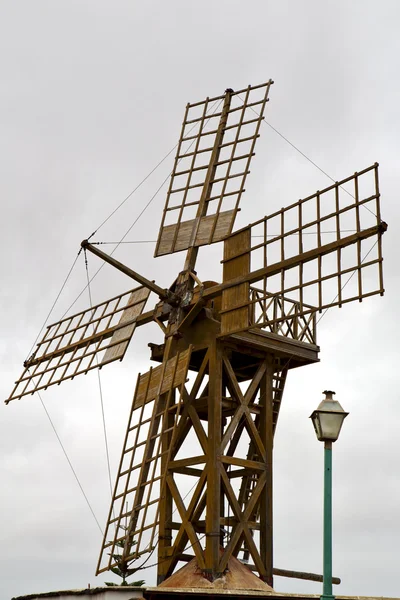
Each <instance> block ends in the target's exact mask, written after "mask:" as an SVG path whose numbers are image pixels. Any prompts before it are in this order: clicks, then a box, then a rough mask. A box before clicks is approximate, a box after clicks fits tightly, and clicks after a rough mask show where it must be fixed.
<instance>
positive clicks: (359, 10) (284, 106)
mask: <svg viewBox="0 0 400 600" xmlns="http://www.w3.org/2000/svg"><path fill="white" fill-rule="evenodd" d="M399 26H400V6H399V3H398V2H396V1H395V0H393V1H391V2H390V1H385V0H381V2H380V3H376V2H371V1H369V0H368V1H361V0H355V1H353V2H352V3H349V2H345V1H344V0H335V1H334V2H333V1H330V0H326V1H325V2H323V3H322V2H318V1H311V0H308V1H305V2H301V3H300V2H295V1H284V0H281V1H280V2H268V1H267V2H265V1H264V2H263V1H249V2H247V3H244V2H237V1H232V0H231V1H229V2H228V1H220V2H211V1H209V0H204V1H203V2H201V3H199V2H198V3H194V2H187V1H186V2H184V1H175V0H174V1H172V0H170V1H169V2H161V1H157V2H152V1H149V2H147V3H141V2H135V1H125V2H124V1H122V0H114V2H107V1H105V0H92V1H87V0H79V1H77V0H69V1H66V0H56V1H54V0H53V1H50V0H48V1H44V0H36V2H31V1H28V0H14V1H13V0H3V1H2V2H1V3H0V65H1V67H0V68H1V78H0V131H1V136H0V165H1V177H0V197H1V206H2V219H1V221H0V236H1V237H0V239H1V242H2V261H1V280H2V285H1V288H0V297H1V306H2V310H1V315H0V319H1V325H0V327H1V331H2V335H1V338H0V353H1V365H2V376H1V381H0V386H1V391H2V397H3V398H6V397H7V396H8V395H9V393H10V390H11V388H12V384H13V381H14V380H15V378H16V377H17V376H18V375H19V374H20V371H21V369H22V362H23V360H24V359H25V358H26V356H27V354H28V351H29V349H30V347H31V345H32V343H33V341H34V340H35V338H36V335H37V333H38V331H39V329H40V327H41V326H42V324H43V321H44V318H45V316H46V314H47V312H48V311H49V309H50V306H51V305H52V303H53V300H54V298H55V296H56V294H57V293H58V291H59V289H60V286H61V284H62V282H63V280H64V278H65V276H66V274H67V272H68V270H69V268H70V266H71V264H72V262H73V260H74V258H75V256H76V254H77V252H78V249H79V244H80V241H81V240H82V239H83V238H85V237H87V236H89V235H90V234H91V233H92V232H93V231H94V230H95V229H96V227H97V226H98V225H99V224H100V223H101V222H102V221H103V220H104V219H105V218H106V217H107V216H108V215H109V214H110V212H111V211H112V210H113V209H114V208H115V207H116V206H117V205H118V204H119V203H120V202H121V201H122V200H123V198H124V197H125V196H126V195H127V194H128V193H129V192H130V191H131V190H132V189H133V188H134V187H135V186H136V185H137V184H138V183H139V182H140V180H141V179H142V178H143V177H144V176H145V175H147V173H148V172H149V171H150V170H151V169H152V168H153V167H154V165H155V164H156V163H157V162H158V161H159V160H161V159H162V158H163V157H164V156H165V155H166V154H167V152H169V151H170V150H171V149H172V148H173V146H174V145H175V144H176V142H177V139H178V135H179V131H180V124H181V121H182V116H183V111H184V107H185V105H186V103H187V102H188V101H191V102H194V101H197V100H202V99H204V98H205V97H206V96H208V95H210V96H214V95H218V94H220V93H222V92H223V91H224V90H225V88H227V87H232V88H234V89H235V88H236V89H238V88H241V87H244V86H246V85H247V84H249V83H252V84H257V83H259V82H263V81H266V80H267V79H269V78H272V79H273V80H274V81H275V84H274V85H273V86H272V88H271V92H270V102H269V104H268V106H267V112H266V118H267V120H268V121H269V122H271V124H272V125H273V126H274V127H275V128H277V129H278V130H279V131H280V132H281V133H282V134H284V135H285V136H286V137H287V138H289V139H290V140H291V141H292V142H293V143H294V144H295V145H297V146H298V147H299V148H300V149H301V150H302V151H303V152H304V153H305V154H306V155H308V156H309V157H310V158H312V159H313V160H314V161H315V162H316V163H317V164H319V165H320V166H321V167H322V168H323V169H324V170H325V171H327V172H328V173H329V174H331V176H332V177H333V178H335V179H340V178H342V177H346V176H347V175H350V174H351V173H353V172H354V171H356V170H361V169H362V168H364V167H366V166H368V165H370V164H372V163H374V162H375V161H378V162H379V163H380V165H381V167H380V181H381V193H382V216H383V218H384V219H385V220H386V221H387V222H388V224H389V230H388V232H387V233H386V235H385V237H384V253H385V265H384V273H385V287H386V290H387V292H386V295H385V297H384V298H379V297H377V298H372V299H369V300H366V301H365V302H363V303H362V304H361V305H359V304H357V305H351V306H347V307H344V308H342V309H341V310H339V309H332V310H331V311H329V312H328V313H327V314H326V315H325V316H324V318H323V319H322V321H321V323H320V326H319V343H320V345H321V363H320V364H318V365H314V366H311V367H307V368H304V369H301V370H298V371H297V372H295V371H293V372H291V373H290V377H289V381H288V384H287V387H286V391H285V396H284V403H283V407H282V411H281V415H280V423H279V427H278V431H277V435H276V442H275V507H274V511H275V541H274V543H275V565H276V566H277V567H280V568H284V569H296V570H306V571H316V572H320V571H321V568H322V566H321V565H322V552H321V543H322V541H321V540H322V460H323V448H322V445H321V444H318V443H317V441H316V438H315V436H314V433H313V431H312V426H311V423H310V422H309V420H308V416H309V414H310V413H311V412H312V410H313V409H314V408H315V407H316V405H317V404H318V403H319V401H320V399H321V397H322V396H321V391H322V390H323V389H326V388H327V387H328V388H330V389H334V390H336V392H337V397H338V399H340V401H341V403H342V405H343V407H344V408H345V409H346V410H348V411H349V412H350V416H349V417H348V419H347V421H346V423H345V425H344V427H343V432H342V435H341V438H340V441H339V442H338V444H337V445H336V446H335V447H334V484H335V489H334V511H335V512H334V574H335V575H338V576H340V577H341V578H342V581H343V583H342V585H341V586H340V587H339V588H337V590H336V591H337V593H340V594H358V595H363V594H364V595H373V594H377V595H392V596H396V595H397V596H398V595H399V591H398V589H399V586H398V574H397V572H398V535H399V530H400V515H399V510H398V506H399V500H400V481H399V477H398V475H397V473H398V471H399V465H398V443H397V438H398V424H399V417H400V408H399V404H398V386H399V375H398V352H397V339H398V337H399V333H400V332H399V325H398V319H397V318H396V306H397V302H396V300H397V298H396V296H397V293H398V290H399V273H398V263H397V261H398V253H399V240H398V235H397V231H396V226H397V223H398V222H399V221H398V218H399V208H398V201H397V195H398V187H399V139H400V124H399V116H398V110H399V106H400V93H399V92H400V83H399V78H398V71H399V56H400V38H399V36H398V31H399ZM261 135H262V138H261V139H260V141H259V143H258V146H257V150H256V151H257V155H256V157H255V159H254V161H253V163H252V169H251V171H252V172H251V175H250V177H249V179H248V182H247V184H246V189H247V191H246V194H245V195H244V197H243V199H242V203H241V206H242V212H241V214H240V218H239V219H238V225H244V224H246V223H248V222H250V221H254V220H255V219H257V218H258V217H261V216H263V215H264V214H268V213H270V212H273V211H274V210H276V209H277V208H280V207H281V206H284V205H285V204H288V203H290V202H293V201H295V200H297V199H298V198H300V197H303V196H306V195H308V194H311V193H313V192H314V191H315V190H317V189H319V188H322V187H325V186H326V185H329V180H327V178H326V177H324V176H323V175H322V174H321V173H320V172H319V171H318V170H317V169H315V167H313V166H312V165H311V164H310V163H308V162H307V161H306V160H305V159H304V158H302V157H301V156H300V155H299V154H298V153H296V152H295V150H293V148H291V147H290V146H289V145H288V144H286V143H285V142H284V141H283V140H282V139H281V138H280V137H279V136H277V135H276V134H275V133H274V132H273V131H272V130H271V129H270V128H268V127H267V126H264V127H263V128H262V129H261ZM172 159H173V155H171V156H170V157H169V159H168V160H167V161H165V163H163V165H162V166H161V167H160V169H158V170H157V171H156V173H155V174H154V175H153V176H152V177H151V179H150V180H149V181H148V182H147V183H146V184H145V185H144V186H143V187H142V188H140V190H139V191H138V192H137V193H136V194H134V195H133V196H132V198H131V199H130V200H129V201H128V202H127V203H126V204H125V205H124V207H123V208H122V209H121V210H120V211H118V213H117V214H116V215H115V216H114V217H113V218H112V219H111V220H110V221H109V222H108V223H107V224H106V225H105V226H104V227H103V228H102V229H101V230H100V231H99V233H98V235H96V238H97V239H98V240H101V241H116V240H118V239H120V238H121V237H122V235H124V233H125V232H126V230H127V229H128V227H129V226H130V225H131V224H132V222H133V221H134V219H135V218H136V217H137V215H138V214H139V213H140V211H141V210H142V208H143V207H144V205H145V204H146V203H147V202H148V200H149V199H150V198H151V196H152V194H153V193H154V192H155V190H156V189H157V188H158V186H159V185H160V183H161V182H162V181H163V179H164V178H165V177H166V176H167V174H168V172H169V171H170V169H171V167H172ZM164 199H165V189H164V190H163V192H161V193H160V194H158V196H157V197H156V199H155V200H154V202H153V203H152V204H151V208H149V209H148V210H147V211H146V213H145V214H144V216H143V217H142V218H141V219H140V220H139V222H138V223H137V225H135V227H134V228H133V229H132V231H131V233H130V234H129V236H128V238H127V239H129V240H154V239H155V238H156V234H157V231H158V227H159V222H160V217H161V209H162V206H163V203H164ZM106 248H107V247H106ZM108 248H110V249H111V246H110V247H108ZM153 250H154V245H153V244H151V243H150V244H140V245H124V246H123V247H121V248H120V249H119V250H118V252H117V254H116V256H117V258H118V259H119V260H123V261H125V262H127V263H128V264H129V265H131V266H132V268H137V269H138V270H140V271H141V272H142V273H143V274H144V275H146V276H148V277H149V278H151V279H152V278H155V279H156V280H157V282H158V283H159V284H160V285H169V284H170V283H171V282H172V281H173V279H174V277H175V275H176V273H177V271H178V269H180V268H181V265H182V256H181V255H180V254H178V255H175V256H171V257H164V258H159V259H153V258H152V255H153ZM220 253H221V248H220V247H219V246H215V247H213V248H212V249H210V250H209V251H207V250H206V251H204V252H203V253H202V259H201V260H200V262H199V269H198V271H199V276H200V278H202V279H210V278H212V277H214V278H216V279H218V277H219V268H220V267H219V258H220ZM211 259H212V260H211ZM99 264H100V263H99V262H98V261H97V260H96V259H95V258H90V259H89V269H90V272H91V273H94V271H95V269H96V268H97V267H98V266H99ZM85 277H86V276H85V270H84V263H83V258H82V257H80V259H79V261H78V263H77V266H76V268H75V270H74V273H73V276H72V277H71V280H70V282H69V284H68V286H67V289H66V290H65V293H64V294H63V296H62V297H61V299H60V303H59V304H58V305H57V307H56V310H55V312H54V314H53V316H52V319H51V320H52V321H54V320H57V318H59V317H60V315H62V314H63V311H64V310H65V309H66V308H67V307H68V306H69V304H70V303H71V302H72V301H73V299H74V298H75V297H76V296H77V294H78V293H79V292H80V291H81V289H82V288H83V286H84V285H85ZM130 286H131V282H130V281H129V280H127V279H126V278H124V277H123V276H122V275H120V274H115V273H113V272H112V270H111V269H110V268H108V267H105V268H104V269H103V271H102V273H101V275H99V277H98V278H96V280H95V282H94V283H93V286H92V293H93V298H94V301H95V302H97V301H101V300H103V299H106V298H108V297H110V296H111V295H112V294H113V293H114V292H115V293H119V292H122V291H125V290H126V289H129V287H130ZM88 304H89V299H88V297H87V294H84V295H83V297H82V299H81V302H80V303H78V304H77V308H79V307H82V308H83V307H85V306H88ZM160 339H161V337H160V333H159V332H158V331H157V328H156V327H154V328H151V327H149V328H141V329H140V330H138V332H137V335H136V336H135V340H134V342H133V343H132V344H131V346H130V349H129V352H128V355H127V358H126V360H125V361H124V363H122V364H116V365H112V366H110V367H108V368H107V369H104V370H103V371H102V383H103V393H104V402H105V412H106V420H107V428H108V434H109V445H110V454H111V467H112V473H113V475H114V474H115V471H116V467H117V461H118V459H119V453H120V449H121V445H122V434H123V431H124V428H125V425H126V418H127V411H128V408H129V405H130V402H131V398H132V394H133V389H134V384H135V381H136V376H137V373H138V372H139V371H145V370H147V368H148V365H149V356H148V349H147V342H148V341H159V340H160ZM42 397H43V400H44V402H45V403H46V406H47V408H48V410H49V413H50V414H51V417H52V419H53V420H54V423H55V426H56V428H57V431H58V433H59V435H60V437H61V438H62V440H63V443H64V444H65V448H66V449H67V452H68V454H69V456H70V459H71V461H72V463H73V464H74V467H75V468H76V471H77V473H78V476H79V478H80V480H81V482H82V485H83V486H84V488H85V491H86V493H87V495H88V497H89V499H90V502H91V504H92V506H93V509H94V511H95V513H96V515H97V517H98V519H99V521H100V524H101V526H103V525H104V521H105V517H106V514H107V511H108V505H109V487H108V479H107V466H106V460H105V451H104V441H103V434H102V421H101V410H100V401H99V392H98V387H97V375H96V374H95V373H92V374H89V375H88V376H86V377H81V378H80V379H77V380H76V381H73V382H68V383H66V384H65V385H63V386H61V387H60V388H58V387H55V388H50V389H49V390H48V391H47V392H45V393H44V394H43V395H42ZM0 430H1V432H0V470H1V480H2V482H3V486H2V493H1V495H0V508H1V512H0V515H1V516H0V519H1V525H0V540H1V544H0V545H1V548H2V552H1V553H0V573H1V577H0V581H1V583H0V588H1V587H2V588H3V589H2V590H0V591H1V593H0V597H1V598H9V597H11V596H13V595H19V594H22V593H32V592H35V591H42V592H45V591H49V590H52V589H57V588H58V589H60V588H68V587H74V588H77V587H84V586H86V585H87V583H88V582H90V583H91V584H92V586H93V585H95V584H96V583H97V584H101V583H102V582H103V581H104V580H105V579H106V580H107V579H108V578H109V577H107V576H106V577H100V578H97V579H96V578H95V577H94V569H95V563H96V560H97V555H98V551H99V547H100V534H99V531H98V529H97V525H96V523H95V521H94V519H93V517H92V515H91V514H90V512H89V510H88V508H87V506H86V504H85V501H84V498H83V497H82V494H81V492H80V490H79V488H78V486H77V484H76V482H75V480H74V479H73V476H72V473H71V471H70V469H69V466H68V464H67V462H66V460H65V457H64V456H63V454H62V451H61V448H60V446H59V444H58V442H57V440H56V438H55V435H54V432H53V431H52V429H51V427H50V425H49V423H48V421H47V417H46V415H45V413H44V410H43V408H42V406H41V404H40V401H39V399H38V398H36V397H28V398H26V399H24V400H22V401H21V402H15V403H12V404H10V405H9V406H8V407H3V408H1V418H0ZM143 578H144V579H146V581H147V582H148V583H149V584H151V583H154V571H151V572H146V571H144V572H143ZM275 588H276V590H277V591H310V592H314V593H318V592H319V591H320V585H319V584H312V583H307V582H296V581H294V580H284V579H281V578H279V579H278V578H276V581H275Z"/></svg>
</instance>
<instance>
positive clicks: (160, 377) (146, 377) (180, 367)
mask: <svg viewBox="0 0 400 600" xmlns="http://www.w3.org/2000/svg"><path fill="white" fill-rule="evenodd" d="M189 360H190V352H189V350H186V351H184V352H181V353H180V354H177V355H175V356H174V357H173V358H170V359H169V360H168V361H167V362H166V363H165V364H162V365H160V366H158V367H155V369H151V370H150V371H147V373H144V374H143V375H141V376H140V379H139V385H138V387H137V389H136V392H135V398H134V408H135V409H136V408H139V407H140V406H142V404H147V403H148V402H151V401H152V400H154V398H155V397H156V396H157V394H164V393H165V392H167V391H168V390H169V389H170V388H171V385H173V386H174V387H178V386H180V385H182V383H184V382H185V381H186V375H187V371H188V367H189Z"/></svg>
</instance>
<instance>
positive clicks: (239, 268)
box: [221, 229, 251, 335]
mask: <svg viewBox="0 0 400 600" xmlns="http://www.w3.org/2000/svg"><path fill="white" fill-rule="evenodd" d="M250 246H251V238H250V229H245V230H243V231H241V232H240V233H238V234H236V235H232V236H230V237H229V238H228V239H227V240H226V241H225V242H224V265H223V282H224V283H226V282H229V281H230V280H232V279H237V278H238V277H243V276H246V275H248V274H249V273H250ZM238 255H239V256H238ZM249 288H250V284H249V283H248V282H247V281H245V282H244V283H241V284H240V285H236V286H234V287H231V288H228V289H226V290H224V291H223V292H222V310H221V335H226V334H228V333H230V332H232V331H238V330H242V329H245V328H247V327H249V325H250V323H249V306H248V303H249ZM238 305H239V306H242V308H237V309H235V307H236V306H238ZM227 310H229V312H226V311H227Z"/></svg>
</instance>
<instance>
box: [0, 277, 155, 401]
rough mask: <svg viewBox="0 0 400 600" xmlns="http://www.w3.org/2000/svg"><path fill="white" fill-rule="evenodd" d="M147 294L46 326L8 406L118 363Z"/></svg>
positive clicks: (117, 299) (124, 296)
mask: <svg viewBox="0 0 400 600" xmlns="http://www.w3.org/2000/svg"><path fill="white" fill-rule="evenodd" d="M149 294H150V290H148V289H147V288H145V287H142V286H141V287H138V288H135V289H134V290H130V291H128V292H125V293H123V294H120V295H119V296H115V297H114V298H111V299H110V300H107V301H106V302H102V303H101V304H97V305H96V306H93V308H89V309H87V310H84V311H82V312H80V313H77V314H75V315H72V316H70V317H66V318H65V319H62V320H61V321H58V322H57V323H54V324H53V325H49V326H48V327H47V328H46V331H45V334H44V336H43V338H42V339H41V341H40V342H39V343H38V345H37V348H36V351H35V353H34V354H33V356H31V357H30V358H29V359H28V360H27V361H26V362H25V363H24V366H25V369H24V371H23V373H22V375H21V377H20V378H19V379H18V380H17V381H16V383H15V387H14V389H13V391H12V392H11V394H10V396H9V398H8V399H7V400H6V404H8V402H10V400H15V399H19V398H22V396H26V395H28V394H33V393H34V392H36V391H38V390H43V389H46V388H47V387H48V386H50V385H55V384H60V383H61V382H62V381H65V380H66V379H73V378H74V377H75V376H76V375H79V374H81V373H87V372H88V371H90V370H91V369H96V368H101V367H103V366H104V365H106V364H108V363H110V362H113V361H115V360H122V359H123V357H124V355H125V352H126V349H127V347H128V344H129V342H130V340H131V338H132V336H133V333H134V331H135V327H136V319H137V317H138V316H139V315H140V314H141V313H142V312H143V309H144V307H145V304H146V301H147V299H148V297H149Z"/></svg>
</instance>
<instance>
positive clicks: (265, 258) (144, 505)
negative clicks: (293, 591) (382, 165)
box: [6, 81, 386, 585]
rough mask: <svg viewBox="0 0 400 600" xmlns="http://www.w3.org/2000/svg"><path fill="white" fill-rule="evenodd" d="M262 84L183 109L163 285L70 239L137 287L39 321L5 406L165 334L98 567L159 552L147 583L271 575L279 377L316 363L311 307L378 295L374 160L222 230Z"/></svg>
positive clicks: (143, 392) (133, 417)
mask: <svg viewBox="0 0 400 600" xmlns="http://www.w3.org/2000/svg"><path fill="white" fill-rule="evenodd" d="M272 83H273V82H272V81H269V82H267V83H265V84H262V85H258V86H248V87H247V88H245V89H243V90H240V91H238V92H234V91H233V90H231V89H228V90H226V91H225V93H224V94H223V95H222V96H218V97H216V98H207V99H206V100H205V101H203V102H196V103H194V104H188V105H187V107H186V112H185V116H184V119H183V125H182V131H181V135H180V139H179V143H178V149H177V153H176V158H175V163H174V167H173V172H172V176H171V181H170V185H169V190H168V194H167V200H166V204H165V208H164V212H163V216H162V222H161V227H160V232H159V237H158V241H157V245H156V251H155V255H156V256H160V255H165V254H170V253H173V252H178V251H184V250H186V259H185V262H184V266H183V270H182V271H181V272H180V273H179V274H178V276H177V277H176V279H175V280H174V282H173V284H172V285H171V286H170V288H169V289H163V288H161V287H159V286H158V285H157V284H155V283H154V282H153V281H150V280H149V279H147V278H145V277H143V276H142V275H140V274H139V273H137V272H136V271H133V270H132V269H130V268H129V267H127V266H126V265H123V264H121V263H120V262H118V261H116V260H115V259H114V258H112V257H111V256H109V255H107V254H105V253H104V252H102V251H100V250H99V248H98V246H97V245H96V243H95V242H92V243H89V242H88V241H87V240H85V241H84V242H82V247H83V248H84V249H85V252H86V251H88V252H91V253H93V254H95V255H97V256H98V257H100V258H102V259H103V260H104V261H106V262H107V263H109V264H111V265H112V266H114V267H115V268H117V269H119V270H120V271H122V272H123V273H125V274H126V275H128V276H129V277H131V278H133V279H134V280H135V281H136V282H137V283H139V284H140V285H139V287H137V288H135V289H133V290H130V291H129V292H126V293H124V294H121V295H120V296H117V297H115V298H112V299H110V300H108V301H106V302H103V303H102V304H99V305H97V306H95V307H92V308H90V309H88V310H86V311H82V312H81V313H79V314H76V315H72V316H70V317H67V318H65V319H63V320H61V321H59V322H58V323H55V324H53V325H49V326H48V328H47V330H46V333H45V335H44V337H43V339H42V340H41V341H40V342H39V343H38V345H37V349H36V351H35V353H34V354H33V355H32V357H30V358H29V360H28V361H26V363H25V365H24V366H25V370H24V372H23V374H22V376H21V377H20V379H19V380H18V381H17V382H16V385H15V388H14V390H13V391H12V393H11V395H10V397H9V398H8V400H7V401H6V402H7V403H8V402H9V401H10V400H13V399H15V398H21V397H22V396H25V395H27V394H32V393H34V392H36V391H38V390H41V389H46V388H47V387H48V386H50V385H54V384H56V383H57V384H58V383H60V382H62V381H64V380H66V379H69V378H73V377H75V376H76V375H78V374H80V373H87V372H88V371H89V370H90V369H94V368H101V367H103V366H104V365H106V364H107V363H109V362H112V361H115V360H118V359H119V360H122V359H123V357H124V355H125V352H126V349H127V346H128V344H129V342H130V340H131V338H132V336H133V333H134V331H135V328H136V327H138V326H143V325H145V324H147V323H149V322H151V321H155V322H156V323H158V325H159V326H160V327H161V329H162V330H163V332H164V335H165V342H164V344H162V345H155V344H151V343H150V344H149V346H150V349H151V359H152V360H153V361H155V362H156V363H159V364H158V366H155V367H152V368H150V370H149V371H147V372H146V373H144V374H140V375H139V377H138V380H137V384H136V389H135V394H134V399H133V404H132V409H131V412H130V415H129V419H128V427H127V431H126V435H125V440H124V444H123V451H122V456H121V461H120V465H119V470H118V473H117V478H116V484H115V488H114V494H113V500H112V504H111V508H110V513H109V517H108V521H107V525H106V529H105V534H104V540H103V545H102V549H101V554H100V558H99V563H98V567H97V573H101V572H102V571H105V570H108V569H113V568H118V569H120V570H122V571H124V572H126V573H130V572H134V570H135V568H136V566H137V565H138V566H140V565H141V564H142V563H143V562H144V561H145V560H147V559H148V555H149V554H153V553H154V552H155V551H156V550H157V555H156V556H157V559H156V562H157V565H158V567H157V568H158V583H161V582H163V581H164V579H166V578H168V577H169V576H170V575H171V574H172V573H173V572H174V570H175V569H176V566H177V565H178V563H179V562H182V561H188V560H191V559H193V557H195V559H196V561H197V565H198V567H199V568H200V569H201V571H202V573H203V575H204V577H206V578H207V579H209V580H211V581H213V580H215V579H216V578H218V577H220V576H221V574H223V573H224V572H225V570H226V569H227V566H228V562H229V561H230V560H231V558H232V557H237V558H239V559H240V560H242V561H244V562H246V563H249V564H250V566H251V568H252V569H253V570H254V571H255V572H256V573H257V574H258V575H259V577H260V578H261V579H262V580H263V581H265V582H267V583H268V584H270V585H272V578H273V509H272V463H273V461H272V453H273V438H274V432H275V429H276V426H277V421H278V416H279V411H280V407H281V403H282V395H283V391H284V386H285V381H286V377H287V373H288V371H289V370H290V369H293V368H296V367H299V366H302V365H307V364H310V363H313V362H316V361H318V352H319V347H318V345H317V339H316V325H317V315H318V313H321V312H322V311H324V310H326V309H328V308H329V307H331V306H339V307H341V306H342V305H343V304H345V303H347V302H351V301H355V300H356V301H360V302H361V301H362V300H363V299H364V298H366V297H368V296H371V295H374V294H381V295H382V294H383V292H384V289H383V278H382V245H381V238H382V234H383V233H384V231H385V230H386V224H385V223H384V222H383V221H382V220H381V217H380V203H379V187H378V165H377V164H374V165H372V166H371V167H368V168H366V169H364V170H363V171H360V172H358V173H355V174H353V175H351V176H350V177H348V178H346V179H344V180H342V181H339V182H336V183H334V184H333V185H331V186H329V187H328V188H326V189H324V190H320V191H317V192H316V193H315V194H312V195H311V196H308V197H307V198H304V199H302V200H299V201H297V202H295V203H294V204H291V205H290V206H287V207H285V208H282V209H281V210H279V211H277V212H275V213H273V214H272V215H269V216H267V217H264V218H262V219H260V220H259V221H256V222H255V223H253V224H251V225H249V226H247V227H244V228H243V229H241V230H239V231H235V232H232V229H233V225H234V221H235V217H236V214H237V212H238V210H239V202H240V199H241V196H242V194H243V192H244V191H245V190H244V185H245V181H246V177H247V175H248V173H249V166H250V161H251V158H252V156H253V155H254V147H255V143H256V140H257V138H258V137H259V129H260V125H261V122H262V120H263V115H264V110H265V106H266V102H267V100H268V93H269V89H270V86H271V84H272ZM216 242H223V260H222V263H223V275H222V281H221V282H214V281H205V280H203V281H202V280H201V279H200V278H199V277H198V274H197V273H196V271H195V266H196V258H197V255H198V252H199V248H200V247H201V246H203V245H208V244H212V243H216ZM151 293H153V294H156V295H157V296H158V298H159V300H158V302H157V303H156V305H155V307H154V308H153V309H151V310H149V311H148V312H143V311H144V307H145V304H146V302H147V300H148V297H149V295H150V294H151ZM146 557H147V558H146Z"/></svg>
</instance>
